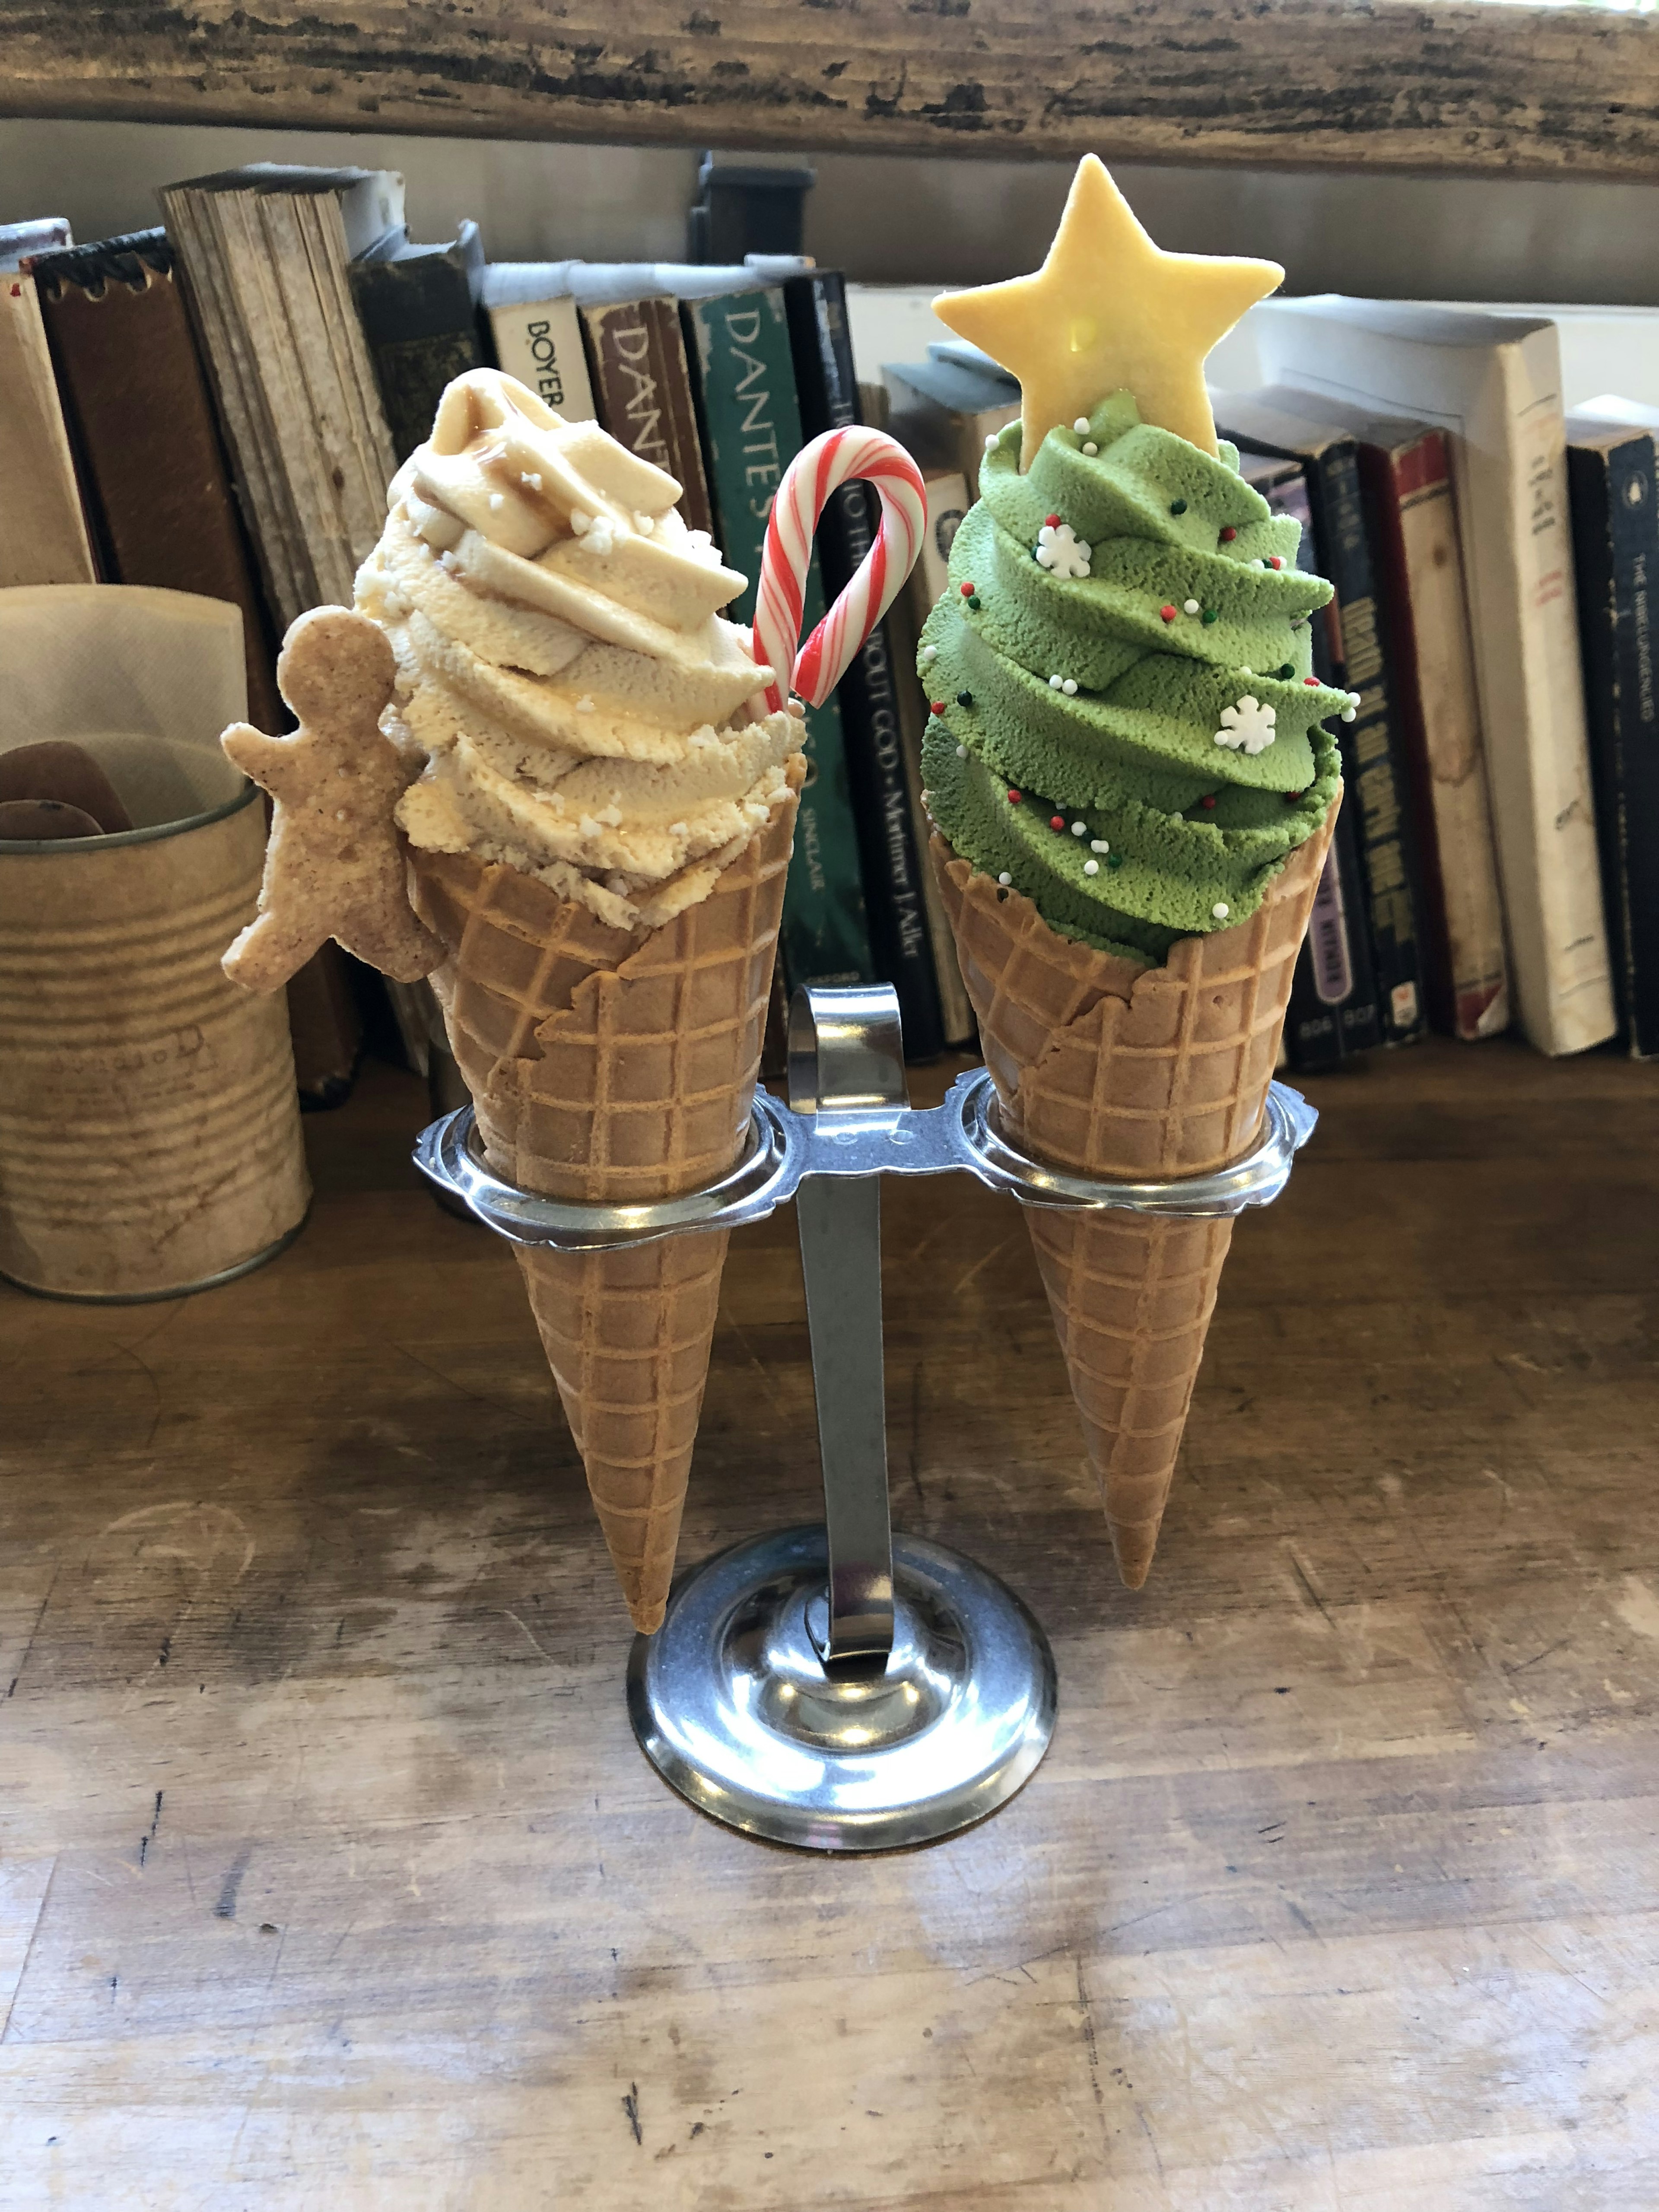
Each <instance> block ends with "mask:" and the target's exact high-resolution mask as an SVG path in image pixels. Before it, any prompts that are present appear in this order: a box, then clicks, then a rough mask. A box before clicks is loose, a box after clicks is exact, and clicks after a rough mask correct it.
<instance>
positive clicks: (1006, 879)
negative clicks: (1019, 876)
mask: <svg viewBox="0 0 1659 2212" xmlns="http://www.w3.org/2000/svg"><path fill="white" fill-rule="evenodd" d="M1013 880H1014V879H1013V878H1012V876H1011V875H1010V874H1009V872H1008V871H1007V869H1006V868H1005V869H1004V870H1003V872H1002V873H1001V874H1000V876H999V877H998V878H997V881H998V882H999V883H1000V884H1011V883H1012V881H1013Z"/></svg>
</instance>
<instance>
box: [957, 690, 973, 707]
mask: <svg viewBox="0 0 1659 2212" xmlns="http://www.w3.org/2000/svg"><path fill="white" fill-rule="evenodd" d="M973 703H974V695H973V693H972V692H971V691H958V692H957V706H958V707H971V706H972V705H973Z"/></svg>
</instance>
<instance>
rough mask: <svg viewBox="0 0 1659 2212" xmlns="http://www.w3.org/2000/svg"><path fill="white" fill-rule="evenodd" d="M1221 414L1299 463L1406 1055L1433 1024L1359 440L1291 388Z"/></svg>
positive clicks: (1349, 813)
mask: <svg viewBox="0 0 1659 2212" xmlns="http://www.w3.org/2000/svg"><path fill="white" fill-rule="evenodd" d="M1219 404H1220V407H1221V411H1222V414H1223V416H1225V424H1224V426H1223V427H1222V435H1223V436H1224V437H1229V438H1231V439H1233V440H1234V441H1235V442H1236V443H1237V444H1239V445H1243V446H1249V447H1251V448H1253V449H1254V450H1255V451H1256V452H1258V453H1271V454H1276V455H1280V456H1282V457H1283V458H1285V459H1291V460H1298V461H1300V462H1301V464H1302V471H1303V477H1304V481H1305V482H1306V484H1307V487H1308V503H1309V508H1310V513H1311V516H1312V520H1313V535H1314V540H1315V543H1316V546H1317V548H1318V558H1319V563H1320V573H1321V574H1322V575H1323V576H1324V577H1325V578H1326V580H1327V581H1328V583H1329V584H1330V585H1331V586H1332V587H1333V589H1334V592H1335V594H1336V597H1335V599H1334V602H1333V603H1332V605H1331V606H1330V607H1329V608H1328V609H1327V611H1326V617H1325V623H1324V626H1323V635H1324V639H1325V643H1326V647H1327V650H1328V655H1329V662H1330V673H1329V675H1328V677H1326V679H1325V680H1326V681H1327V682H1328V683H1332V684H1337V685H1339V686H1341V687H1345V688H1346V689H1347V690H1351V691H1357V692H1358V694H1359V706H1358V713H1357V714H1356V716H1355V719H1354V720H1353V721H1352V722H1344V723H1343V724H1342V725H1340V727H1339V728H1338V731H1337V741H1338V744H1340V747H1341V751H1342V778H1343V781H1344V783H1345V784H1346V787H1347V791H1346V799H1345V802H1344V805H1343V809H1342V811H1343V814H1344V816H1346V817H1355V818H1354V819H1353V826H1352V834H1353V839H1354V842H1355V843H1356V844H1357V845H1358V848H1359V854H1360V858H1361V862H1362V866H1363V870H1364V878H1363V881H1364V909H1363V910H1364V914H1365V916H1366V920H1367V922H1368V924H1369V934H1370V953H1371V965H1372V969H1373V970H1374V972H1375V975H1376V1000H1377V1012H1378V1015H1379V1017H1380V1019H1381V1022H1382V1030H1383V1041H1384V1042H1386V1043H1389V1044H1406V1043H1408V1042H1411V1040H1412V1039H1413V1038H1415V1037H1419V1036H1422V1034H1423V1031H1424V1030H1425V1026H1426V1024H1427V1000H1426V995H1425V984H1424V965H1423V944H1422V938H1421V933H1420V931H1419V926H1418V915H1419V910H1420V908H1421V904H1422V900H1421V894H1420V892H1419V889H1418V882H1419V871H1418V861H1417V850H1416V840H1415V837H1414V836H1413V830H1412V826H1411V816H1410V807H1409V793H1410V785H1409V783H1408V781H1407V772H1406V757H1405V747H1404V742H1403V738H1402V736H1401V732H1400V730H1399V729H1398V727H1397V726H1396V719H1397V718H1396V716H1395V711H1394V702H1393V686H1392V681H1391V675H1390V671H1389V667H1388V665H1387V657H1386V653H1385V650H1384V645H1383V640H1384V637H1385V635H1387V631H1386V629H1385V625H1384V623H1383V621H1382V619H1381V610H1380V608H1379V605H1378V586H1377V582H1376V569H1375V567H1374V565H1373V562H1372V557H1371V546H1370V526H1369V524H1368V520H1367V515H1366V511H1365V505H1364V497H1363V495H1362V491H1361V487H1360V477H1359V444H1358V439H1357V438H1356V437H1355V435H1354V434H1353V433H1352V431H1351V430H1348V429H1345V428H1341V427H1340V426H1338V425H1335V424H1332V423H1330V422H1321V421H1316V420H1315V419H1313V417H1314V416H1315V415H1316V411H1317V410H1318V408H1319V405H1320V402H1319V401H1318V400H1317V399H1316V398H1312V397H1310V396H1309V395H1307V394H1304V393H1302V392H1292V391H1291V390H1290V389H1288V388H1287V387H1285V386H1273V387H1272V388H1271V389H1269V390H1268V391H1267V392H1251V393H1249V394H1238V393H1234V392H1228V393H1226V394H1225V395H1223V396H1222V397H1221V398H1220V401H1219ZM1316 642H1317V634H1316ZM1318 672H1320V673H1323V672H1324V671H1322V670H1320V671H1318Z"/></svg>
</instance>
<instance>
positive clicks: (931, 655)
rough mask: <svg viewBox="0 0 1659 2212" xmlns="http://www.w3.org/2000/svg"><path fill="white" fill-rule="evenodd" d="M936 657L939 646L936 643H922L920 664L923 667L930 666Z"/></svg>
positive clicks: (937, 657) (937, 656)
mask: <svg viewBox="0 0 1659 2212" xmlns="http://www.w3.org/2000/svg"><path fill="white" fill-rule="evenodd" d="M937 659H939V647H937V646H936V645H924V646H923V647H922V648H921V665H922V666H923V667H924V668H931V667H932V666H933V663H934V662H935V661H936V660H937Z"/></svg>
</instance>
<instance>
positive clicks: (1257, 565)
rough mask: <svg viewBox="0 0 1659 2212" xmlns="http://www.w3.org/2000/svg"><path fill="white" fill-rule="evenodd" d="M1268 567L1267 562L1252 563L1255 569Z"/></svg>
mask: <svg viewBox="0 0 1659 2212" xmlns="http://www.w3.org/2000/svg"><path fill="white" fill-rule="evenodd" d="M1250 566H1251V568H1266V567H1267V562H1265V561H1252V562H1251V563H1250Z"/></svg>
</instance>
